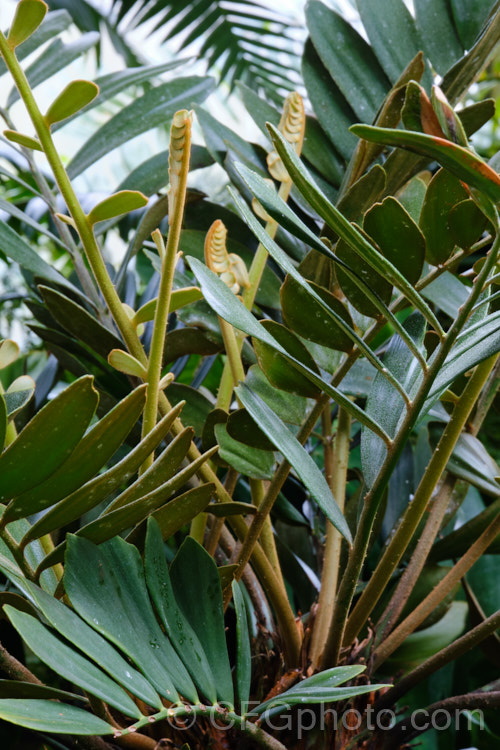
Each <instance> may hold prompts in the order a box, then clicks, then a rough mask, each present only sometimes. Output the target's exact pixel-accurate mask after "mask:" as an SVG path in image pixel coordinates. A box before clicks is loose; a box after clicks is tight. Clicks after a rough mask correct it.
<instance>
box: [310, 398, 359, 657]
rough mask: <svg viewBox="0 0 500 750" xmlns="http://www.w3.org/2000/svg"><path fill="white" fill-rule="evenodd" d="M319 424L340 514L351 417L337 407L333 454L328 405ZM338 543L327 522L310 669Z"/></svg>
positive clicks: (324, 631)
mask: <svg viewBox="0 0 500 750" xmlns="http://www.w3.org/2000/svg"><path fill="white" fill-rule="evenodd" d="M322 422H323V436H324V440H325V447H324V455H325V473H326V480H327V482H328V484H329V486H330V489H331V491H332V495H333V496H334V498H335V500H336V502H337V505H338V506H339V508H340V510H341V511H342V512H343V511H344V503H345V485H346V477H347V465H348V462H349V443H350V433H351V417H350V415H349V414H348V412H346V411H345V409H343V408H342V407H339V413H338V423H337V434H336V436H335V450H334V451H333V450H332V444H331V416H330V407H329V406H328V407H327V408H326V409H324V411H323V414H322ZM341 543H342V536H341V535H340V533H339V532H338V531H337V529H336V528H335V526H334V525H333V524H332V523H331V522H330V521H327V522H326V543H325V554H324V559H323V572H322V576H321V588H320V594H319V600H318V610H317V614H316V620H315V622H314V630H313V634H312V642H311V650H310V659H311V668H312V669H314V670H316V669H317V668H318V666H319V664H320V662H321V656H322V654H323V649H324V646H325V643H326V638H327V635H328V630H329V627H330V622H331V619H332V614H333V608H334V604H335V596H336V594H337V583H338V577H339V560H340V548H341Z"/></svg>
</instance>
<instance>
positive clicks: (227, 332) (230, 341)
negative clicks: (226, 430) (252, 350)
mask: <svg viewBox="0 0 500 750" xmlns="http://www.w3.org/2000/svg"><path fill="white" fill-rule="evenodd" d="M218 318H219V325H220V330H221V333H222V338H223V340H224V348H225V350H226V355H227V362H226V364H227V363H229V370H230V372H231V378H232V388H231V392H230V393H228V394H227V396H226V398H227V397H228V398H229V403H228V402H227V400H226V401H225V403H221V401H219V400H218V402H217V406H218V408H219V409H224V411H228V410H229V407H230V405H231V396H232V391H233V388H235V387H236V386H237V385H238V383H239V382H240V381H243V380H245V370H244V369H243V365H242V363H241V356H240V350H241V347H240V345H239V343H238V340H237V337H236V334H235V332H234V328H233V326H232V325H231V323H227V322H226V321H225V320H224V319H223V318H221V317H219V316H218ZM221 391H222V389H219V394H220V393H221Z"/></svg>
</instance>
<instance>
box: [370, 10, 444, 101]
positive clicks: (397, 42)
mask: <svg viewBox="0 0 500 750" xmlns="http://www.w3.org/2000/svg"><path fill="white" fill-rule="evenodd" d="M356 5H357V7H358V10H359V14H360V16H361V21H362V22H363V26H364V28H365V29H366V33H367V34H368V39H369V40H370V44H371V46H372V49H373V51H374V52H375V54H376V56H377V59H378V61H379V63H380V64H381V66H382V67H383V69H384V71H385V73H386V75H387V77H388V78H389V79H390V80H391V81H392V82H393V83H395V82H396V81H397V80H398V78H399V76H400V75H401V72H402V71H403V70H404V69H405V67H406V66H407V64H408V63H409V62H410V60H412V59H413V58H414V57H415V55H416V54H417V53H418V52H419V50H420V49H421V48H422V43H421V41H420V37H419V34H418V32H417V29H416V27H415V21H414V20H413V18H412V16H411V14H410V12H409V10H408V8H407V7H406V5H405V4H404V2H403V0H384V5H383V9H382V8H380V7H377V6H376V5H375V4H374V3H373V2H370V0H356ZM425 79H426V83H425V85H426V87H427V88H428V87H430V85H431V83H432V78H431V76H430V74H429V72H428V71H427V72H426V74H425Z"/></svg>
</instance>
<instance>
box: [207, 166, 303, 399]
mask: <svg viewBox="0 0 500 750" xmlns="http://www.w3.org/2000/svg"><path fill="white" fill-rule="evenodd" d="M291 188H292V182H291V180H287V181H286V182H282V183H281V185H280V188H279V191H278V195H279V196H280V197H281V198H282V199H283V200H284V201H285V202H286V201H287V200H288V196H289V194H290V190H291ZM277 229H278V223H277V222H276V221H275V220H274V219H269V221H268V222H267V223H266V232H267V234H268V235H269V236H270V237H271V239H274V237H275V236H276V232H277ZM267 258H268V252H267V250H266V248H265V247H264V246H263V245H262V243H259V245H258V247H257V250H256V251H255V255H254V257H253V260H252V265H251V266H250V270H249V272H248V279H249V285H248V287H247V288H246V289H245V291H244V292H243V295H242V299H243V304H244V305H245V307H246V308H247V310H251V309H252V307H253V304H254V302H255V297H256V294H257V292H258V290H259V284H260V282H261V279H262V274H263V273H264V269H265V267H266V263H267ZM220 322H221V323H222V321H220ZM225 325H229V324H228V323H225ZM221 330H222V335H223V336H224V330H223V328H222V326H221ZM233 333H234V329H233ZM244 340H245V336H244V335H243V334H240V335H236V338H235V341H236V346H237V352H238V357H239V356H240V353H241V349H242V347H243V342H244ZM224 345H225V346H226V352H227V353H228V361H227V362H226V363H225V365H224V369H223V371H222V376H221V380H220V385H219V391H218V394H217V407H218V408H219V409H224V410H225V411H227V410H228V409H229V405H230V403H231V398H232V393H233V387H234V385H237V382H236V383H235V378H234V371H233V368H232V366H231V360H230V359H229V352H228V349H227V342H226V339H225V338H224ZM240 379H242V380H243V379H244V376H243V378H240Z"/></svg>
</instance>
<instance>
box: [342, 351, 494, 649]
mask: <svg viewBox="0 0 500 750" xmlns="http://www.w3.org/2000/svg"><path fill="white" fill-rule="evenodd" d="M496 360H497V357H496V356H494V357H490V358H489V359H487V360H486V361H485V362H482V363H481V364H480V365H478V366H477V367H476V370H475V372H474V374H473V375H472V376H471V377H470V379H469V382H468V383H467V385H466V387H465V388H464V391H463V393H462V395H461V396H460V399H459V401H458V403H457V404H456V406H455V408H454V409H453V413H452V415H451V417H450V421H449V422H448V424H447V425H446V427H445V429H444V432H443V434H442V435H441V438H440V440H439V443H438V445H437V446H436V448H435V450H434V452H433V454H432V457H431V460H430V461H429V465H428V466H427V468H426V470H425V472H424V475H423V477H422V479H421V480H420V484H419V485H418V487H417V490H416V492H415V495H414V497H413V500H412V501H411V503H410V505H409V507H408V510H407V511H406V513H405V515H404V517H403V520H402V521H401V523H400V525H399V526H398V528H397V530H396V533H395V534H394V536H393V537H392V539H391V541H390V543H389V544H388V546H387V548H386V550H385V552H384V554H383V555H382V559H381V560H380V563H379V564H378V565H377V567H376V569H375V571H374V573H373V576H372V578H371V579H370V581H369V583H368V585H367V587H366V589H365V590H364V591H363V594H362V595H361V597H360V598H359V600H358V602H357V604H356V606H355V607H354V609H353V611H352V614H351V616H350V617H349V620H348V621H347V625H346V631H345V639H346V640H348V639H349V641H350V640H351V639H353V638H354V637H355V636H356V635H357V634H358V632H359V630H360V629H361V627H362V625H363V623H364V622H365V621H366V618H367V617H368V614H369V612H371V610H372V608H373V607H374V606H375V604H376V603H377V601H378V599H379V597H380V596H381V595H382V593H383V591H384V590H385V588H386V586H387V584H388V582H389V580H390V577H391V575H392V574H393V572H394V570H395V569H396V567H397V565H398V563H399V561H400V560H401V558H402V556H403V554H404V552H405V550H406V548H407V547H408V544H409V543H410V541H411V539H412V538H413V535H414V533H415V531H416V530H417V528H418V526H419V524H420V521H421V520H422V517H423V516H424V513H425V512H426V510H427V508H428V505H429V501H430V499H431V496H432V494H433V492H434V490H435V488H436V486H437V484H438V482H439V480H440V478H441V475H442V473H443V472H444V471H445V469H446V465H447V463H448V461H449V459H450V457H451V454H452V453H453V449H454V448H455V445H456V443H457V440H458V438H459V437H460V435H461V433H462V430H463V429H464V427H465V425H466V422H467V420H468V418H469V416H470V414H471V412H472V409H473V408H474V405H475V403H476V401H477V399H478V397H479V395H480V393H481V391H482V389H483V387H484V384H485V383H486V381H487V380H488V377H489V375H490V373H491V371H492V369H493V367H494V366H495V362H496ZM448 502H449V495H448V494H447V493H446V492H444V493H442V495H441V497H440V498H439V499H438V500H436V501H435V502H434V504H433V506H432V509H431V512H430V515H429V518H428V519H427V523H426V525H425V528H424V530H423V532H422V534H421V536H420V539H419V541H418V544H417V546H416V548H415V550H414V552H413V555H412V558H411V561H410V563H409V565H408V567H407V568H406V570H405V572H404V574H403V576H402V577H401V580H400V581H399V584H398V586H397V588H396V591H395V592H394V594H393V596H392V597H391V600H390V602H389V604H388V607H387V611H386V613H384V615H383V616H382V617H383V620H384V632H389V630H390V629H391V628H392V626H393V625H394V623H395V622H396V621H397V619H398V618H399V615H400V614H401V612H402V611H403V608H404V606H405V604H406V601H407V599H408V596H409V595H410V592H411V591H412V589H413V586H414V585H415V583H416V581H417V579H418V577H419V575H420V573H421V571H422V568H423V567H424V565H425V562H426V560H427V557H428V555H429V552H430V549H431V547H432V545H433V543H434V540H435V538H436V536H437V534H438V532H439V529H440V527H441V522H442V520H443V517H444V514H445V512H446V508H447V507H448ZM368 610H369V611H368ZM367 611H368V612H367Z"/></svg>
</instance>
